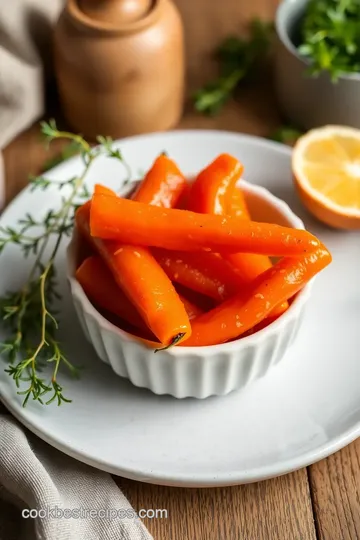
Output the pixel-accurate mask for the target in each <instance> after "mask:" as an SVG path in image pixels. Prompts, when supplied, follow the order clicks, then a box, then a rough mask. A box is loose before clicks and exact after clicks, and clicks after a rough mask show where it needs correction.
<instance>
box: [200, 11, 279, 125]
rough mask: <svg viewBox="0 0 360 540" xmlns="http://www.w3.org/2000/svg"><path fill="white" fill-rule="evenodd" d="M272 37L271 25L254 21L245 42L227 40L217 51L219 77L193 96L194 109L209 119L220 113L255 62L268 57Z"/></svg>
mask: <svg viewBox="0 0 360 540" xmlns="http://www.w3.org/2000/svg"><path fill="white" fill-rule="evenodd" d="M272 35H273V24H272V23H265V22H262V21H260V20H258V19H254V20H253V21H252V22H251V24H250V36H249V38H248V39H243V38H240V37H237V36H230V37H228V38H227V39H226V40H225V41H224V42H223V43H222V44H221V45H220V46H219V48H218V50H217V51H216V57H217V59H218V61H219V77H218V78H217V79H215V80H214V81H211V82H209V83H208V84H206V85H205V86H204V87H203V88H201V89H200V90H198V91H197V92H196V93H195V95H194V106H195V109H196V110H197V111H199V112H201V113H204V114H208V115H214V114H216V113H217V112H219V111H220V110H221V108H222V107H223V105H225V103H226V102H227V101H228V99H229V98H230V97H231V96H232V95H233V94H234V92H235V90H236V88H237V86H238V84H239V83H240V82H241V81H242V80H244V79H245V78H246V77H248V76H249V75H250V74H251V73H252V71H253V69H254V68H255V67H256V65H257V63H258V61H259V60H260V59H261V58H263V57H264V55H265V54H266V53H267V51H268V49H269V46H270V44H271V39H272Z"/></svg>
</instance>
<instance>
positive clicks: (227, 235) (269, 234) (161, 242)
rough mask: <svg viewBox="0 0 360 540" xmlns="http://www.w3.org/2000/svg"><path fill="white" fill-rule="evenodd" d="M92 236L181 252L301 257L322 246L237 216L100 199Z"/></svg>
mask: <svg viewBox="0 0 360 540" xmlns="http://www.w3.org/2000/svg"><path fill="white" fill-rule="evenodd" d="M90 230H91V234H92V236H96V237H98V238H104V239H114V240H118V241H122V242H124V243H127V244H135V245H140V246H153V247H161V248H166V249H172V250H180V251H211V250H212V251H215V252H222V251H225V252H226V251H227V252H235V253H236V252H238V251H242V252H245V253H262V254H265V255H280V256H281V255H288V256H291V255H300V254H303V253H306V252H311V251H314V249H315V248H316V247H317V246H318V245H319V241H318V240H317V239H316V238H315V237H314V236H312V235H311V234H310V233H309V232H307V231H304V230H298V229H291V228H289V227H281V226H280V225H271V224H268V223H255V222H252V221H245V220H242V221H241V222H240V221H239V219H238V218H236V217H233V216H217V215H208V214H198V213H195V212H189V211H187V210H175V209H172V208H170V209H168V208H158V207H156V206H150V205H148V204H143V203H140V202H137V201H130V200H128V199H123V198H120V197H110V196H107V195H102V194H96V193H95V194H94V195H93V197H92V203H91V213H90Z"/></svg>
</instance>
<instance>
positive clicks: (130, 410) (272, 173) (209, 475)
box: [0, 131, 360, 486]
mask: <svg viewBox="0 0 360 540" xmlns="http://www.w3.org/2000/svg"><path fill="white" fill-rule="evenodd" d="M119 146H120V147H121V149H122V151H123V153H124V155H125V157H126V159H127V160H128V161H129V162H130V164H131V166H132V167H133V168H134V171H135V173H137V172H138V170H139V169H142V170H144V169H147V168H148V167H149V166H150V164H151V162H152V161H153V159H154V158H155V156H156V155H157V154H158V153H159V152H161V151H163V150H167V151H168V152H169V154H170V155H171V156H172V157H174V159H175V160H176V161H177V162H178V163H179V165H180V167H181V168H182V169H183V171H184V172H185V173H186V174H191V173H194V172H195V171H198V170H199V169H200V168H201V167H203V166H204V165H205V164H207V163H208V162H209V161H210V160H212V159H213V158H214V157H215V156H216V155H217V154H219V153H220V152H223V151H226V152H229V153H231V154H234V155H235V156H237V157H238V158H239V159H241V160H242V161H243V162H244V164H245V171H246V173H245V176H246V179H247V180H249V181H250V182H255V183H258V184H261V185H263V186H265V187H267V188H268V189H270V191H272V192H273V193H274V194H275V195H277V196H279V197H281V198H283V199H284V200H285V201H286V202H288V203H289V204H290V206H291V207H292V208H293V210H294V211H295V213H297V214H298V215H299V216H300V217H301V218H302V219H303V220H304V221H305V223H306V224H307V227H308V228H309V229H310V230H311V231H312V232H313V233H315V234H317V235H318V236H319V237H320V238H321V239H322V240H323V241H324V242H325V244H326V245H327V246H328V247H329V248H330V250H331V252H332V254H333V257H334V261H333V263H332V264H331V265H330V266H329V267H328V268H327V269H326V270H325V271H324V272H323V273H322V274H321V276H319V277H318V278H317V280H316V282H315V284H314V288H313V292H312V298H311V299H310V302H309V305H308V307H307V309H306V314H305V320H304V322H303V326H302V328H301V330H300V333H299V336H298V338H297V340H296V342H295V344H294V346H293V347H292V349H291V350H290V351H289V352H288V354H287V358H286V359H285V361H284V362H282V363H280V364H279V365H278V366H276V367H275V368H274V369H273V370H272V372H271V373H270V374H269V375H268V376H266V377H265V378H263V379H261V380H259V381H258V382H256V383H253V384H252V385H250V386H248V387H247V388H246V389H245V390H243V391H242V392H235V393H232V394H230V395H228V396H227V397H214V398H209V399H207V400H202V401H197V400H195V399H186V400H176V399H174V398H171V397H167V396H156V395H153V394H151V393H150V392H149V391H147V390H140V389H138V388H135V387H133V386H132V385H131V383H129V382H128V381H126V380H122V379H121V378H118V377H116V376H115V375H114V374H113V372H112V371H111V369H110V368H109V367H107V366H106V365H104V364H103V363H102V362H101V361H100V360H98V359H97V358H96V356H95V354H94V352H93V351H92V349H91V348H90V346H89V345H88V344H87V342H86V341H85V338H84V337H83V335H82V333H81V330H80V327H79V325H78V322H77V319H76V316H75V314H74V310H73V308H72V305H71V302H70V298H69V293H68V288H67V284H66V282H65V280H63V282H62V288H63V291H64V294H65V297H64V300H63V303H62V306H61V309H62V315H63V325H62V330H61V334H62V339H63V341H64V346H65V348H66V350H67V352H68V354H69V355H70V357H71V359H72V361H74V362H77V363H78V364H82V365H85V369H84V371H83V374H82V377H81V380H80V381H73V380H71V379H70V378H69V377H68V376H67V375H66V374H65V373H64V374H63V375H62V379H61V380H62V383H63V385H64V387H65V389H66V394H67V395H68V396H69V397H71V398H73V403H72V404H69V405H66V404H65V405H63V406H61V407H60V408H58V407H57V406H56V405H52V406H48V407H41V406H39V405H38V404H36V403H34V402H30V403H29V405H28V406H27V408H26V409H23V408H22V407H21V401H20V398H19V397H18V396H17V395H16V392H15V389H14V386H13V383H12V381H11V379H10V378H9V377H8V375H6V374H5V373H4V372H3V371H1V372H0V391H1V399H2V401H3V402H4V403H5V405H6V406H7V407H8V408H9V409H10V410H11V412H12V413H13V414H14V415H15V416H16V417H17V418H18V419H19V420H20V421H21V422H22V423H23V424H25V425H26V426H27V427H28V428H29V429H30V430H32V431H33V432H35V433H36V434H37V435H39V437H41V438H42V439H44V440H46V441H47V442H49V443H50V444H51V445H53V446H55V447H56V448H58V449H60V450H62V451H63V452H65V453H67V454H69V455H71V456H73V457H75V458H77V459H79V460H81V461H84V462H85V463H88V464H90V465H93V466H94V467H98V468H100V469H104V470H106V471H109V472H111V473H114V474H118V475H121V476H125V477H129V478H134V479H137V480H142V481H145V482H152V483H158V484H167V485H178V486H219V485H231V484H240V483H245V482H252V481H257V480H262V479H265V478H269V477H273V476H277V475H280V474H284V473H287V472H289V471H292V470H294V469H298V468H301V467H303V466H305V465H308V464H310V463H313V462H314V461H317V460H319V459H321V458H323V457H325V456H328V455H329V454H331V453H332V452H335V451H336V450H338V449H339V448H341V447H343V446H345V445H346V444H348V443H349V442H351V441H352V440H354V439H355V438H356V437H357V436H359V435H360V392H359V389H360V388H359V387H360V384H359V381H360V331H359V315H360V277H359V276H360V273H359V268H360V235H359V232H354V233H347V232H336V231H331V230H330V229H327V228H325V227H322V226H321V225H319V224H318V223H316V222H315V221H314V220H312V219H311V218H310V217H309V216H308V215H307V214H306V213H305V212H304V211H303V210H302V208H301V206H300V204H299V203H298V200H297V198H296V196H295V194H294V188H293V185H292V180H291V173H290V151H289V150H288V149H287V148H285V147H283V146H281V145H278V144H276V143H272V142H268V141H265V140H261V139H258V138H254V137H249V136H243V135H236V134H230V133H225V132H211V131H206V132H204V131H183V132H181V131H179V132H174V133H165V134H154V135H146V136H141V137H135V138H131V139H127V140H124V141H122V142H121V143H119ZM80 167H81V164H80V161H79V159H77V158H74V159H72V160H70V161H68V162H67V163H64V164H62V165H60V166H58V167H57V168H56V169H54V170H53V172H52V175H51V176H52V177H53V178H54V179H66V178H68V177H72V176H74V175H75V174H76V173H77V172H78V171H79V169H80ZM121 174H122V171H121V166H120V165H119V164H118V163H117V162H116V161H113V160H105V159H104V160H101V161H99V162H98V163H97V164H95V166H94V169H93V170H92V172H91V175H90V179H89V182H90V184H93V183H94V182H96V181H101V182H103V183H105V184H107V185H109V186H113V187H114V185H115V184H116V178H117V177H118V178H119V179H120V178H121ZM114 183H115V184H114ZM115 187H116V185H115ZM58 201H59V194H58V193H57V192H56V191H55V190H54V191H52V192H47V191H46V192H44V193H40V194H39V193H36V194H30V193H29V190H25V191H24V192H23V193H22V194H21V195H20V196H19V197H18V198H17V199H16V200H15V201H14V202H13V203H12V204H11V205H10V207H9V208H8V209H7V210H6V212H5V213H4V214H3V216H2V218H1V224H2V225H4V224H14V222H15V221H16V220H17V219H18V218H19V217H21V216H22V215H23V213H24V212H25V211H31V212H33V213H34V214H36V215H39V214H40V213H45V212H46V211H47V210H48V209H49V208H51V207H52V206H54V204H56V203H57V202H58ZM64 249H65V245H64V246H63V247H62V250H61V254H60V256H59V261H58V267H59V271H60V273H63V272H64V256H65V252H64ZM25 273H26V264H25V263H24V261H23V259H22V258H21V255H20V254H19V252H18V250H17V249H16V248H11V250H10V249H9V251H6V252H5V254H4V255H2V256H1V257H0V292H1V293H2V292H3V291H4V290H5V289H12V288H14V287H16V286H19V285H20V284H21V280H22V279H23V277H24V275H25Z"/></svg>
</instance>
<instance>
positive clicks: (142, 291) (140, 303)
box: [76, 195, 191, 346]
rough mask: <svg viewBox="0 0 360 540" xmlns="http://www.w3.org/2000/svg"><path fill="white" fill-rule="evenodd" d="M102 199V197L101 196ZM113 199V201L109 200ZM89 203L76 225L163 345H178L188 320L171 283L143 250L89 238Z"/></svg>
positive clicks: (186, 327) (78, 214)
mask: <svg viewBox="0 0 360 540" xmlns="http://www.w3.org/2000/svg"><path fill="white" fill-rule="evenodd" d="M101 196H103V195H101ZM108 198H111V199H113V200H115V199H116V198H115V197H113V196H111V197H108ZM90 204H91V203H86V204H85V205H83V206H82V207H80V208H79V209H78V211H77V212H76V224H77V226H78V228H79V229H80V231H81V233H82V234H83V235H86V236H87V237H90V238H92V239H93V245H94V247H95V249H96V250H97V252H98V253H99V254H100V256H101V257H102V258H103V260H104V261H105V262H106V264H107V265H108V267H109V268H110V270H111V272H112V274H113V276H114V278H115V280H116V282H117V284H118V285H119V286H120V287H121V288H122V290H123V291H124V293H125V294H126V295H127V296H128V298H129V299H130V301H131V302H132V303H133V304H134V305H135V307H136V309H137V310H138V312H139V313H140V315H141V316H142V318H143V319H144V321H145V322H146V324H147V326H148V327H149V329H150V330H151V331H152V332H153V334H154V335H155V336H156V337H157V338H158V339H159V341H160V342H161V343H162V344H163V345H164V346H169V345H172V344H175V343H179V342H180V341H181V340H182V339H184V337H185V336H188V335H190V334H191V326H190V321H189V317H188V315H187V313H186V310H185V307H184V304H183V303H182V302H181V300H180V298H179V295H178V294H177V292H176V290H175V288H174V286H173V284H172V283H171V281H170V279H169V278H168V277H167V275H166V274H165V272H164V271H163V270H162V268H161V267H160V265H159V264H158V263H157V261H156V260H155V259H154V257H153V256H152V254H151V253H150V251H149V250H148V249H146V248H143V247H140V246H139V247H137V248H134V246H128V245H125V244H122V243H119V242H108V241H103V240H101V239H100V238H94V237H92V236H91V235H90V224H89V220H90Z"/></svg>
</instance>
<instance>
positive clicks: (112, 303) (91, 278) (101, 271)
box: [75, 255, 204, 331]
mask: <svg viewBox="0 0 360 540" xmlns="http://www.w3.org/2000/svg"><path fill="white" fill-rule="evenodd" d="M75 275H76V279H77V281H78V282H79V283H80V285H81V286H82V288H83V289H84V292H85V294H86V296H88V297H89V299H90V300H91V302H93V303H94V304H96V305H97V306H99V307H100V308H102V309H105V310H106V311H110V312H111V313H113V314H114V315H116V316H117V317H120V319H123V320H124V321H126V322H128V323H130V324H131V325H132V326H134V327H135V328H138V329H140V330H143V331H147V330H148V328H147V326H146V324H145V321H144V320H143V319H142V317H141V316H140V313H139V312H138V311H137V309H136V308H135V306H134V304H133V303H132V302H130V300H129V299H128V297H127V296H126V295H125V294H124V293H123V291H122V289H120V287H119V286H118V285H117V283H116V281H115V279H114V278H113V276H112V274H111V272H110V270H109V269H108V267H107V266H106V264H105V263H104V261H103V260H102V259H101V257H99V256H98V255H92V256H91V257H88V258H87V259H85V260H84V261H83V263H82V264H81V265H80V266H79V268H78V269H77V270H76V274H75ZM178 294H179V297H180V299H181V301H182V303H183V304H184V306H185V309H186V312H187V314H188V317H189V319H194V318H195V317H198V316H199V315H201V314H202V313H204V311H203V310H202V309H201V308H200V307H199V306H197V305H196V304H194V303H193V302H191V301H190V300H189V299H188V298H186V297H185V296H183V295H182V294H180V293H179V292H178Z"/></svg>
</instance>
